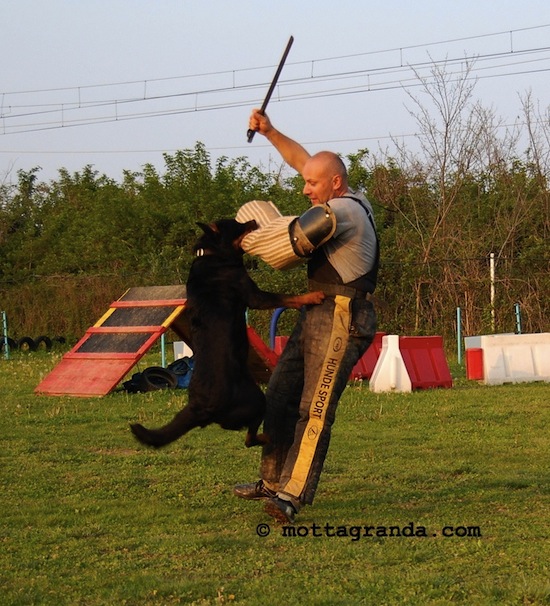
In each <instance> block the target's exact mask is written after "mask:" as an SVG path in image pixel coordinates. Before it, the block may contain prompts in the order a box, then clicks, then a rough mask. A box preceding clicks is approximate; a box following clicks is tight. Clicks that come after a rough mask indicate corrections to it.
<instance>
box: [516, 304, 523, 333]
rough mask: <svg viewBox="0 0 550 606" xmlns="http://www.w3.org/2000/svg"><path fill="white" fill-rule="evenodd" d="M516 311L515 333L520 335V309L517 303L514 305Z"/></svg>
mask: <svg viewBox="0 0 550 606" xmlns="http://www.w3.org/2000/svg"><path fill="white" fill-rule="evenodd" d="M514 308H515V311H516V334H517V335H521V310H520V308H519V303H516V304H515V305H514Z"/></svg>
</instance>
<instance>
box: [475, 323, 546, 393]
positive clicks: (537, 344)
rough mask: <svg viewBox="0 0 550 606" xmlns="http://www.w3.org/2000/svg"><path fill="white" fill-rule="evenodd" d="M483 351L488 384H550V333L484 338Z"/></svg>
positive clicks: (481, 342)
mask: <svg viewBox="0 0 550 606" xmlns="http://www.w3.org/2000/svg"><path fill="white" fill-rule="evenodd" d="M480 348H481V349H482V351H483V381H484V382H485V383H486V384H487V385H502V384H503V383H525V382H530V381H550V333H532V334H522V335H515V334H509V335H508V334H504V335H483V336H482V337H480ZM466 351H468V350H466Z"/></svg>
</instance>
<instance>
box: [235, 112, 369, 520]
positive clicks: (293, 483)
mask: <svg viewBox="0 0 550 606" xmlns="http://www.w3.org/2000/svg"><path fill="white" fill-rule="evenodd" d="M249 126H250V128H251V129H252V130H254V131H256V132H258V133H260V134H261V135H263V136H265V137H266V138H267V139H268V141H270V142H271V143H272V144H273V146H274V147H275V148H276V149H277V150H278V152H279V153H280V154H281V156H282V157H283V159H284V160H285V161H286V162H287V163H288V164H289V165H290V166H292V167H293V168H294V169H296V170H297V171H298V172H299V173H300V174H301V175H302V176H303V178H304V180H305V186H304V190H303V192H304V194H305V195H306V196H308V197H309V199H310V201H311V204H312V208H313V209H315V208H316V207H318V206H323V205H324V206H325V207H326V208H327V209H329V210H327V213H326V214H325V213H321V217H320V218H319V213H316V214H315V216H314V217H313V218H312V216H311V213H312V209H310V210H309V211H306V213H304V214H303V215H302V216H301V217H299V218H297V219H296V221H297V223H298V225H297V226H296V223H295V222H294V223H291V225H290V227H289V232H290V239H291V241H293V242H294V241H295V240H296V241H297V240H298V239H299V238H298V236H296V237H294V234H295V233H299V234H300V235H302V236H303V235H304V234H305V236H306V241H307V242H310V243H312V244H311V247H310V249H309V250H308V251H307V253H304V252H303V249H300V252H299V254H302V255H303V254H307V255H308V261H307V272H308V281H309V288H310V289H311V290H322V291H323V292H324V293H325V294H326V298H325V300H324V302H323V303H322V304H321V305H315V306H311V307H308V308H307V309H306V310H305V311H303V312H302V313H301V315H300V318H299V320H298V322H297V325H296V327H295V329H294V331H293V333H292V335H291V336H290V339H289V340H288V342H287V345H286V347H285V349H284V350H283V353H282V354H281V356H280V358H279V362H278V364H277V367H276V368H275V370H274V372H273V374H272V376H271V379H270V381H269V384H268V387H267V392H266V397H267V410H266V415H265V420H264V432H265V433H267V434H268V436H269V438H270V442H269V444H267V445H265V446H264V447H263V451H262V461H261V466H260V476H261V479H260V480H259V481H258V482H256V483H255V484H254V483H253V484H243V485H239V486H235V488H234V493H235V494H236V495H237V496H239V497H241V498H244V499H261V500H262V501H264V503H265V511H266V512H267V513H268V514H269V515H271V516H272V517H274V518H275V519H277V520H278V521H280V522H283V523H285V522H286V523H288V522H290V523H292V522H294V518H295V515H296V513H297V512H298V511H299V510H300V508H301V507H303V506H304V505H310V504H312V502H313V498H314V495H315V491H316V489H317V484H318V482H319V477H320V475H321V471H322V468H323V463H324V461H325V457H326V454H327V450H328V446H329V441H330V435H331V428H332V424H333V422H334V419H335V412H336V407H337V405H338V400H339V399H340V396H341V394H342V392H343V390H344V388H345V386H346V383H347V381H348V378H349V375H350V373H351V371H352V369H353V367H354V366H355V364H356V362H357V361H358V360H359V358H360V357H361V356H362V355H363V353H364V352H365V351H366V350H367V348H368V347H369V345H370V344H371V342H372V340H373V339H374V335H375V332H376V314H375V311H374V307H373V305H372V302H371V301H370V300H369V299H370V295H371V294H372V292H373V291H374V289H375V287H376V279H377V272H378V260H379V250H378V239H377V236H376V229H375V224H374V219H373V213H372V208H371V206H370V204H369V202H368V201H367V200H366V199H365V198H364V196H362V195H361V194H357V193H355V192H352V191H350V190H349V187H348V179H347V171H346V167H345V165H344V163H343V162H342V160H341V159H340V158H339V157H338V156H337V155H336V154H334V153H332V152H320V153H318V154H315V155H313V156H310V154H309V153H308V152H307V151H306V150H305V149H304V148H303V147H302V146H301V145H300V144H299V143H297V142H296V141H294V140H292V139H290V138H289V137H287V136H286V135H284V134H283V133H281V132H280V131H278V130H277V129H276V128H275V127H274V126H273V125H272V123H271V121H270V120H269V118H268V117H267V116H266V115H263V114H262V113H261V112H260V111H259V110H253V112H252V114H251V116H250V123H249ZM317 210H319V209H317ZM329 215H330V217H329ZM323 216H326V222H325V219H323ZM334 221H335V224H336V225H335V228H334V224H333V223H334ZM331 222H332V224H331V225H329V223H331ZM294 228H295V229H296V230H297V231H295V230H294ZM328 234H332V235H331V236H330V237H329V239H328V240H326V237H328ZM317 243H321V245H318V244H317ZM245 250H246V249H245Z"/></svg>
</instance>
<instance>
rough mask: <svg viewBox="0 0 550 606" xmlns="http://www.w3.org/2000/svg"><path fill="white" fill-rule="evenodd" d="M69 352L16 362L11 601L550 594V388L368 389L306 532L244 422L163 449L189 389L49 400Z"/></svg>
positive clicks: (383, 601)
mask: <svg viewBox="0 0 550 606" xmlns="http://www.w3.org/2000/svg"><path fill="white" fill-rule="evenodd" d="M59 356H60V354H46V353H34V354H29V355H23V354H15V355H14V356H13V358H12V359H10V360H4V359H0V424H1V427H0V435H1V440H2V444H1V449H0V481H1V492H0V505H1V518H0V547H1V549H0V592H1V594H0V595H1V596H2V597H1V601H2V603H3V604H9V605H19V604H20V605H24V604H41V605H42V604H45V605H48V604H51V605H55V606H60V605H65V604H67V605H77V604H82V605H86V606H94V605H99V604H101V605H103V604H109V605H110V604H136V605H137V604H140V605H141V604H197V605H199V604H204V605H206V604H251V605H256V604H267V605H271V604H273V605H279V604H281V605H294V604H296V605H298V604H299V605H300V606H303V605H305V604H319V605H320V604H326V605H327V606H328V605H334V604H346V605H347V604H373V605H374V604H376V605H393V604H415V605H427V604H430V605H432V604H433V605H436V604H437V605H443V604H468V605H478V604H481V605H484V604H495V605H508V604H510V605H512V604H515V605H531V604H550V499H549V497H550V456H549V455H550V431H549V427H550V384H548V383H539V384H529V385H527V384H524V385H507V386H501V387H487V386H483V385H478V384H477V383H474V382H469V381H466V380H465V379H461V378H458V380H457V381H456V384H455V387H453V389H445V390H433V391H426V392H414V393H412V394H372V393H370V392H369V390H368V386H367V385H363V386H361V385H350V386H349V387H348V388H347V390H346V392H345V394H344V396H343V398H342V401H341V403H340V407H339V410H338V415H337V421H336V425H335V427H334V432H333V441H332V444H331V450H330V453H329V457H328V459H327V462H326V466H325V472H324V474H323V476H322V478H321V483H320V486H319V490H318V493H317V500H316V502H315V504H314V505H313V506H312V507H309V508H306V509H304V510H303V511H302V512H301V513H300V515H299V516H298V517H297V521H296V525H295V527H294V531H293V533H291V532H290V531H289V530H288V529H284V528H283V527H281V526H279V525H277V524H275V523H272V521H271V519H270V518H269V517H267V516H266V515H265V514H264V513H263V511H262V507H261V505H260V504H258V503H254V502H246V501H242V500H239V499H237V498H235V497H234V496H233V495H232V487H233V485H234V484H235V483H239V482H246V481H251V480H255V479H256V478H257V468H258V462H259V450H258V449H251V450H247V449H245V448H244V445H243V441H244V432H243V433H235V432H224V431H222V430H221V429H219V428H218V427H215V426H211V427H208V428H206V429H204V430H195V431H193V432H192V433H190V434H189V435H188V436H187V437H186V438H184V439H182V440H180V441H179V442H176V443H175V444H173V445H172V446H170V447H168V448H166V449H165V450H162V451H159V452H155V451H151V450H147V449H145V448H143V447H141V446H139V445H137V444H136V443H135V442H134V441H133V439H132V436H131V434H130V432H129V430H128V423H129V422H131V421H134V420H136V419H139V420H141V421H142V422H144V423H145V424H148V425H151V426H152V425H158V424H162V423H164V422H165V421H167V420H168V419H169V418H171V416H172V415H173V414H174V412H175V411H176V410H178V409H179V408H180V407H181V405H182V402H184V401H185V398H186V392H185V391H183V390H182V391H166V392H156V393H152V394H135V395H128V394H126V393H123V392H118V393H113V394H111V395H109V396H107V397H105V398H89V399H88V398H68V397H47V396H42V397H41V396H36V395H35V394H34V393H33V389H34V387H35V386H36V385H37V384H38V383H39V382H40V380H41V378H42V376H43V375H44V374H45V373H46V372H48V371H49V370H50V369H51V368H53V366H54V365H55V364H56V362H57V361H58V359H59ZM153 363H158V359H155V360H154V362H153ZM146 365H147V361H146V363H145V364H143V365H142V368H143V367H145V366H146ZM455 374H457V373H455ZM266 524H267V526H266ZM411 534H412V535H413V536H409V535H411ZM445 534H449V535H452V536H444V535H445ZM260 535H267V536H260ZM293 535H294V536H293ZM396 535H400V536H396Z"/></svg>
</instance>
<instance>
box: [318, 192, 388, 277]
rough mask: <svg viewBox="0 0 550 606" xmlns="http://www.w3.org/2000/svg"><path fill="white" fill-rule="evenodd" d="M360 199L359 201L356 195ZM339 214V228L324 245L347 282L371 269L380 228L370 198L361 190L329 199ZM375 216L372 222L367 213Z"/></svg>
mask: <svg viewBox="0 0 550 606" xmlns="http://www.w3.org/2000/svg"><path fill="white" fill-rule="evenodd" d="M352 197H353V198H357V199H359V200H360V201H361V202H357V200H354V199H353V198H352ZM328 205H329V206H330V208H331V209H332V211H333V213H334V215H335V216H336V231H335V232H334V234H333V236H332V238H331V239H330V240H329V241H328V242H327V243H326V244H324V245H323V250H324V252H325V255H326V257H327V259H328V261H329V262H330V264H331V265H332V266H333V267H334V269H335V270H336V271H337V272H338V274H339V275H340V277H341V278H342V281H343V283H344V284H346V283H347V282H352V281H353V280H356V279H357V278H359V277H361V276H363V275H365V274H366V273H368V272H369V271H370V270H371V269H372V268H373V266H374V263H375V260H376V232H375V229H374V227H373V224H374V215H373V212H372V206H371V204H370V202H369V201H368V200H367V199H366V198H365V196H364V195H363V194H361V193H360V192H353V191H350V192H349V193H348V194H347V195H345V196H343V197H341V198H334V199H333V200H330V201H329V202H328ZM365 208H366V209H367V211H368V213H370V216H371V218H372V223H371V221H370V220H369V218H368V216H367V212H366V211H365Z"/></svg>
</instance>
